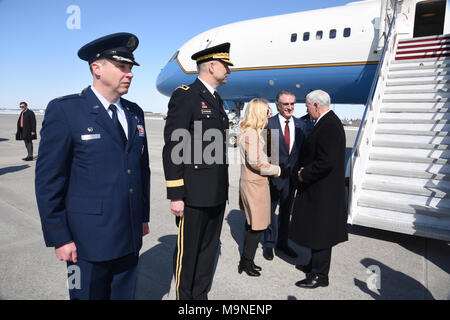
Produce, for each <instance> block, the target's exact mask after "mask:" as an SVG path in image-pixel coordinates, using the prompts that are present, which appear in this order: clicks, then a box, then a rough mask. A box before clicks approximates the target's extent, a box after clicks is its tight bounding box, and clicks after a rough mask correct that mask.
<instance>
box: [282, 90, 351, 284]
mask: <svg viewBox="0 0 450 320" xmlns="http://www.w3.org/2000/svg"><path fill="white" fill-rule="evenodd" d="M306 106H307V109H308V113H309V114H310V115H311V118H312V119H313V120H314V121H315V124H314V127H313V129H312V130H311V132H310V134H309V136H308V138H307V140H306V142H305V144H304V147H303V150H302V154H301V156H300V164H301V168H300V170H299V173H298V179H299V181H300V184H299V187H298V190H297V196H296V198H295V204H294V213H293V216H292V220H291V224H290V227H289V238H290V239H292V240H293V241H295V242H296V243H298V244H299V245H301V246H304V247H307V248H311V260H310V262H309V264H308V265H306V266H297V268H298V269H300V270H302V271H303V272H305V273H306V279H304V280H301V281H298V282H297V283H296V285H297V286H299V287H302V288H317V287H320V286H322V287H326V286H328V283H329V280H328V273H329V270H330V264H331V248H332V247H333V246H335V245H336V244H338V243H340V242H343V241H347V239H348V236H347V213H346V208H345V183H344V182H345V180H344V179H345V132H344V128H343V126H342V123H341V120H339V118H338V117H337V116H336V114H335V113H334V112H333V111H332V110H330V108H329V106H330V96H329V95H328V94H327V93H326V92H324V91H322V90H315V91H312V92H310V93H309V94H308V95H307V96H306Z"/></svg>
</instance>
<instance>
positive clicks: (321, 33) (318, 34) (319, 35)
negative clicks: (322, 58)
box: [316, 31, 323, 40]
mask: <svg viewBox="0 0 450 320" xmlns="http://www.w3.org/2000/svg"><path fill="white" fill-rule="evenodd" d="M322 36H323V32H322V31H317V33H316V40H322Z"/></svg>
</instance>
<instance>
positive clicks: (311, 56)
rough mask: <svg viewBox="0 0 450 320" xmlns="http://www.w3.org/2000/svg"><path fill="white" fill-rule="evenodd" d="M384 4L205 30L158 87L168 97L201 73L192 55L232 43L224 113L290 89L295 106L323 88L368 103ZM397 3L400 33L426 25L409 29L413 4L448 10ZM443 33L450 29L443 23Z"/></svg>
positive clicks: (376, 0) (345, 100)
mask: <svg viewBox="0 0 450 320" xmlns="http://www.w3.org/2000/svg"><path fill="white" fill-rule="evenodd" d="M388 1H389V0H388ZM385 2H386V1H385V0H366V1H357V2H350V3H348V4H347V5H344V6H339V7H333V8H326V9H318V10H311V11H303V12H296V13H291V14H284V15H277V16H271V17H265V18H259V19H252V20H246V21H240V22H236V23H231V24H228V25H224V26H220V27H217V28H214V29H211V30H207V31H205V32H203V33H201V34H199V35H197V36H195V37H193V38H192V39H190V40H189V41H187V42H186V43H185V44H184V45H183V46H182V47H181V48H180V49H179V50H177V51H176V52H175V54H174V55H173V56H172V58H171V59H170V60H169V62H168V63H167V65H166V66H165V67H164V68H163V69H162V70H161V72H160V74H159V75H158V78H157V82H156V87H157V89H158V91H159V92H160V93H162V94H164V95H166V96H170V95H171V94H172V92H173V90H174V89H175V88H177V87H178V86H180V85H182V84H189V83H192V82H193V81H194V80H195V78H196V77H197V74H198V72H197V67H196V63H195V61H193V60H192V59H191V55H192V54H193V53H195V52H197V51H199V50H202V49H204V48H207V47H210V46H213V45H216V44H219V43H222V42H230V43H231V53H230V55H231V59H232V61H233V63H234V67H232V68H231V74H230V75H229V77H228V82H227V85H226V86H222V87H220V88H219V89H218V91H219V94H220V95H221V97H222V99H223V100H224V101H225V108H226V109H232V110H233V109H235V110H236V109H237V111H239V110H240V109H242V107H243V104H244V103H245V102H248V101H250V100H251V99H253V98H256V97H258V98H264V99H266V100H268V101H269V102H274V98H275V96H276V94H277V93H278V92H279V91H280V90H282V89H287V90H290V91H292V92H293V93H294V94H295V95H296V98H297V102H304V100H305V96H306V95H307V94H308V93H309V92H310V91H312V90H314V89H317V88H321V89H323V90H325V91H326V92H328V93H329V94H330V96H331V101H332V103H336V104H365V103H366V100H367V96H368V94H369V90H370V86H371V84H372V81H373V79H374V75H375V72H376V69H377V65H378V61H379V60H380V55H381V51H382V47H383V43H384V36H385V33H386V31H387V30H386V29H387V23H386V19H385V17H386V3H385ZM402 2H403V6H404V7H405V10H404V11H405V12H402V14H401V15H400V18H402V19H404V20H405V21H406V22H407V23H406V24H405V25H406V26H405V29H408V28H409V29H410V30H405V32H406V33H411V32H412V31H413V30H414V29H416V30H419V32H420V29H421V28H423V25H421V23H420V22H418V23H417V24H416V25H415V24H411V21H412V20H414V19H413V18H414V17H412V16H411V12H409V13H408V12H407V11H408V10H409V11H412V10H411V8H413V7H414V6H415V5H416V3H417V5H418V6H419V5H420V4H422V5H423V4H424V3H434V6H435V7H436V8H435V10H437V11H439V10H442V4H443V5H444V8H445V0H444V1H442V0H441V1H436V0H431V1H414V0H413V1H402ZM406 3H408V5H405V4H406ZM447 8H448V6H447ZM348 17H351V19H349V18H348ZM408 20H409V21H408ZM422 24H423V22H422ZM445 29H446V30H448V29H450V25H449V24H447V23H446V25H445ZM441 33H442V32H441ZM444 33H445V32H444Z"/></svg>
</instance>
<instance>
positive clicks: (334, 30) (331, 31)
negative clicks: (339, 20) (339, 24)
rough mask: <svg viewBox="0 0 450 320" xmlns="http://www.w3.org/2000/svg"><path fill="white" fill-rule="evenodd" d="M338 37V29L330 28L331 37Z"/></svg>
mask: <svg viewBox="0 0 450 320" xmlns="http://www.w3.org/2000/svg"><path fill="white" fill-rule="evenodd" d="M334 38H336V29H331V30H330V39H334Z"/></svg>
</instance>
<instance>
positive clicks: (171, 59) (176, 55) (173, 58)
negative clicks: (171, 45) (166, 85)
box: [168, 50, 180, 63]
mask: <svg viewBox="0 0 450 320" xmlns="http://www.w3.org/2000/svg"><path fill="white" fill-rule="evenodd" d="M179 52H180V51H179V50H178V51H177V52H175V54H174V55H173V56H172V58H170V60H169V62H168V63H171V62H172V61H173V60H175V59H176V58H178V53H179Z"/></svg>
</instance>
